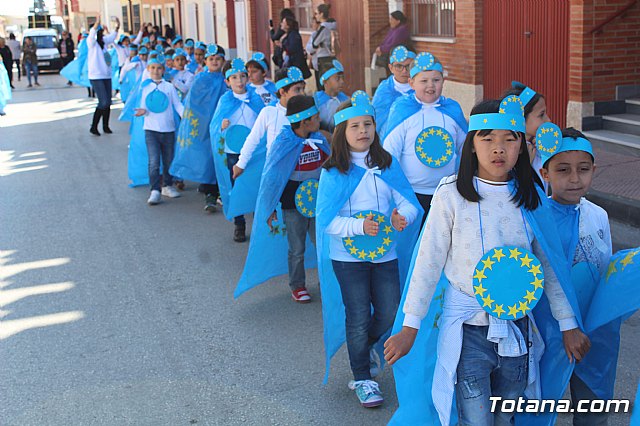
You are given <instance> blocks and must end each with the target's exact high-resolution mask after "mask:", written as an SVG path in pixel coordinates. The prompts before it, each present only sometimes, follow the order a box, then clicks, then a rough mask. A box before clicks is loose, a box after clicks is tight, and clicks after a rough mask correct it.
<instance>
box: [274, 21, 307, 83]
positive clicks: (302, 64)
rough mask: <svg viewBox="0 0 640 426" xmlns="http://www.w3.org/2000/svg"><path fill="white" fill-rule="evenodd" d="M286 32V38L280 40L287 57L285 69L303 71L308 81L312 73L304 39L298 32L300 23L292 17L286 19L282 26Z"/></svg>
mask: <svg viewBox="0 0 640 426" xmlns="http://www.w3.org/2000/svg"><path fill="white" fill-rule="evenodd" d="M280 28H281V29H282V31H284V33H285V34H284V36H282V38H281V39H280V43H281V45H282V49H283V50H284V53H285V55H286V57H285V60H284V66H285V67H298V68H300V71H302V76H303V77H304V78H305V79H307V78H309V77H311V71H310V70H309V66H308V65H307V58H306V54H305V51H304V47H303V46H302V37H300V32H299V31H298V21H296V20H295V19H293V18H291V17H285V18H284V19H283V20H282V23H281V24H280Z"/></svg>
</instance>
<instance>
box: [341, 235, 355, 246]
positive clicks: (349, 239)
mask: <svg viewBox="0 0 640 426" xmlns="http://www.w3.org/2000/svg"><path fill="white" fill-rule="evenodd" d="M342 241H343V242H344V245H345V246H351V245H352V244H353V240H352V239H351V238H349V237H347V238H345V239H344V240H342Z"/></svg>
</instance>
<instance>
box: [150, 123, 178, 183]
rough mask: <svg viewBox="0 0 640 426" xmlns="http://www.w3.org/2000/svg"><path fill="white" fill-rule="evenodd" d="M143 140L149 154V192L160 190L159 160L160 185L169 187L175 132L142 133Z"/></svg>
mask: <svg viewBox="0 0 640 426" xmlns="http://www.w3.org/2000/svg"><path fill="white" fill-rule="evenodd" d="M144 140H145V142H146V144H147V152H148V154H149V185H151V190H157V191H159V190H160V158H162V185H164V186H171V185H172V184H173V178H172V177H171V175H170V174H169V167H171V162H172V161H173V151H174V144H175V132H154V131H153V130H145V131H144Z"/></svg>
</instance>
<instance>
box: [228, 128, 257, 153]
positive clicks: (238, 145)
mask: <svg viewBox="0 0 640 426" xmlns="http://www.w3.org/2000/svg"><path fill="white" fill-rule="evenodd" d="M249 133H251V129H250V128H248V127H247V126H243V125H241V124H236V125H233V126H229V127H228V128H227V130H225V135H224V141H225V144H226V145H227V148H229V149H230V150H231V151H233V152H237V153H239V152H240V150H241V149H242V146H243V145H244V141H246V140H247V136H249Z"/></svg>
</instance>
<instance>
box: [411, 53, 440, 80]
mask: <svg viewBox="0 0 640 426" xmlns="http://www.w3.org/2000/svg"><path fill="white" fill-rule="evenodd" d="M443 70H444V69H443V68H442V64H441V63H440V62H436V58H435V57H434V56H433V55H432V54H431V53H429V52H422V53H419V54H418V55H417V56H416V58H415V59H414V60H413V67H412V68H411V71H410V73H409V74H410V75H411V78H413V77H415V76H416V74H418V73H419V72H422V71H440V72H443Z"/></svg>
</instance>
